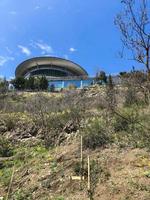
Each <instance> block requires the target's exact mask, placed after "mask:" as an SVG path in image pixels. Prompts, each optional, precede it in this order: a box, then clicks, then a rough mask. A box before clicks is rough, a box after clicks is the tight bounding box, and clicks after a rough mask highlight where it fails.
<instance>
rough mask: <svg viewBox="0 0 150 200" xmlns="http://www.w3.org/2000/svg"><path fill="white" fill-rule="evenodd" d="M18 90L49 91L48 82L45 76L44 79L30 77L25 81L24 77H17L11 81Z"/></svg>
mask: <svg viewBox="0 0 150 200" xmlns="http://www.w3.org/2000/svg"><path fill="white" fill-rule="evenodd" d="M11 83H12V84H13V85H14V87H15V88H16V89H17V90H21V91H22V90H31V91H34V90H36V91H38V90H39V91H40V90H47V89H48V80H47V79H46V77H45V76H42V77H29V79H25V78H24V77H17V78H15V79H14V80H12V81H11Z"/></svg>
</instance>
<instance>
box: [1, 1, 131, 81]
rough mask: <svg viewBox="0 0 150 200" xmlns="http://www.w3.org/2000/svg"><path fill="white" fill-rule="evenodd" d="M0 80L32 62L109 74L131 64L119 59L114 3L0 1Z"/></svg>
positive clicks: (118, 40)
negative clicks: (66, 62)
mask: <svg viewBox="0 0 150 200" xmlns="http://www.w3.org/2000/svg"><path fill="white" fill-rule="evenodd" d="M0 10H1V12H0V27H1V31H0V47H1V48H0V76H5V77H7V78H10V77H14V72H15V68H16V66H17V65H18V64H19V63H21V62H22V61H24V60H26V59H29V58H31V57H34V56H49V55H50V56H58V57H62V58H66V59H70V60H72V61H74V62H76V63H78V64H80V65H81V66H82V67H84V68H85V69H86V70H87V71H88V73H89V75H90V76H93V75H95V73H96V71H97V70H104V71H106V73H111V74H115V73H117V72H119V71H128V70H130V69H131V68H132V65H133V63H132V62H131V61H130V60H129V59H128V56H127V55H128V53H127V55H126V56H125V57H124V58H123V59H121V58H120V57H119V55H118V51H119V50H121V47H122V44H121V41H120V33H119V31H118V29H117V28H116V27H115V25H114V17H115V15H116V14H117V13H118V12H119V11H120V1H116V0H25V1H24V0H0Z"/></svg>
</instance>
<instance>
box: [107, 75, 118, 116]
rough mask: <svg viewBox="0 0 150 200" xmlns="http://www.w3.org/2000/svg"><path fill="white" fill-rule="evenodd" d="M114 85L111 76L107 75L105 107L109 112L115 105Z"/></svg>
mask: <svg viewBox="0 0 150 200" xmlns="http://www.w3.org/2000/svg"><path fill="white" fill-rule="evenodd" d="M115 93H116V91H115V87H114V83H113V80H112V76H111V75H109V76H108V82H107V87H106V103H107V109H108V110H109V111H110V112H113V111H114V110H115V107H116V95H115Z"/></svg>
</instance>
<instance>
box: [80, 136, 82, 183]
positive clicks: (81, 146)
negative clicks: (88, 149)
mask: <svg viewBox="0 0 150 200" xmlns="http://www.w3.org/2000/svg"><path fill="white" fill-rule="evenodd" d="M80 170H81V181H82V177H83V137H82V135H81V169H80Z"/></svg>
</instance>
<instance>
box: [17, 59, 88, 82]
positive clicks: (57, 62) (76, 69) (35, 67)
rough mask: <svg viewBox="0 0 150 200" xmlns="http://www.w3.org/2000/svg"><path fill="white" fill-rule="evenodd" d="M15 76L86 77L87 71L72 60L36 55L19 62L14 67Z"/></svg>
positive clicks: (54, 78) (53, 78) (51, 78)
mask: <svg viewBox="0 0 150 200" xmlns="http://www.w3.org/2000/svg"><path fill="white" fill-rule="evenodd" d="M15 74H16V77H20V76H23V77H25V78H26V77H29V76H46V77H47V78H48V79H49V80H56V79H57V80H58V79H60V78H61V79H62V78H65V77H86V76H88V74H87V72H86V71H85V70H84V69H83V68H82V67H81V66H79V65H78V64H76V63H73V62H72V61H69V60H65V59H62V58H55V57H36V58H31V59H29V60H26V61H24V62H23V63H21V64H20V65H19V66H18V67H17V69H16V72H15Z"/></svg>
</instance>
